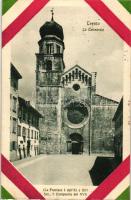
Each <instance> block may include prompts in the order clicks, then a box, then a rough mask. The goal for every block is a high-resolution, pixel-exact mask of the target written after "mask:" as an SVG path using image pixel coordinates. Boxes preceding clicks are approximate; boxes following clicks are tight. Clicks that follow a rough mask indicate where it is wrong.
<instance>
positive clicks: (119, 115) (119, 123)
mask: <svg viewBox="0 0 131 200" xmlns="http://www.w3.org/2000/svg"><path fill="white" fill-rule="evenodd" d="M113 122H114V124H115V136H114V150H115V158H116V160H117V161H118V162H121V161H122V149H123V98H122V99H121V101H120V103H119V105H118V108H117V110H116V112H115V115H114V117H113Z"/></svg>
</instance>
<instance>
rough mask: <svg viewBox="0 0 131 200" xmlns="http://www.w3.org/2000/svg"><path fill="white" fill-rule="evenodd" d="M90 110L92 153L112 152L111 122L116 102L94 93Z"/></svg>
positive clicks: (112, 127)
mask: <svg viewBox="0 0 131 200" xmlns="http://www.w3.org/2000/svg"><path fill="white" fill-rule="evenodd" d="M93 103H94V104H93V105H92V112H91V141H92V142H91V151H92V153H106V152H114V147H113V144H114V124H113V122H112V119H113V116H114V113H115V111H116V109H117V106H118V104H117V102H115V101H113V100H110V99H108V98H105V97H102V96H99V95H96V96H94V98H93Z"/></svg>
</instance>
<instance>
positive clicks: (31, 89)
mask: <svg viewBox="0 0 131 200" xmlns="http://www.w3.org/2000/svg"><path fill="white" fill-rule="evenodd" d="M73 2H74V0H66V1H65V0H64V1H63V0H53V1H50V2H49V3H48V4H47V5H46V7H44V8H43V9H42V10H41V11H40V12H39V13H38V14H37V15H36V16H35V17H34V18H33V19H32V20H31V21H30V22H29V23H28V24H27V25H26V26H25V27H24V28H23V29H22V30H21V31H20V32H19V33H18V34H17V35H16V36H15V38H14V39H13V40H12V46H11V48H12V49H11V54H12V55H11V61H12V63H13V64H14V65H15V67H16V68H17V69H18V71H19V72H20V74H21V75H22V77H23V78H22V79H21V80H20V81H19V93H20V95H21V96H22V97H24V98H26V99H27V100H30V101H31V102H32V103H34V99H35V70H36V56H35V53H38V41H39V40H40V34H39V29H40V27H41V26H42V25H43V24H44V23H45V22H46V21H50V19H51V12H50V10H51V9H52V8H53V9H54V20H55V21H56V22H57V23H59V24H60V25H61V26H62V27H63V31H64V43H65V51H64V62H65V66H66V68H65V70H68V69H69V68H71V67H73V66H74V65H76V64H78V65H80V66H81V67H82V68H84V69H86V70H87V71H88V72H90V73H91V72H97V79H96V84H97V85H96V92H97V94H100V95H103V96H105V97H108V98H111V99H114V100H117V101H119V100H120V99H121V97H122V85H123V81H122V80H123V41H122V40H121V39H120V37H119V36H118V35H117V34H116V33H115V32H114V31H113V30H112V29H111V28H110V27H109V26H108V25H107V24H106V23H105V22H104V21H103V20H102V19H101V18H100V17H99V16H98V15H97V14H96V13H95V12H94V11H93V10H92V9H91V8H90V7H89V6H88V4H86V3H85V2H84V1H81V0H75V4H73ZM72 5H73V6H72ZM87 21H89V22H100V25H99V26H98V27H97V26H94V28H104V31H103V32H100V31H88V28H89V27H90V26H87ZM83 28H87V31H83Z"/></svg>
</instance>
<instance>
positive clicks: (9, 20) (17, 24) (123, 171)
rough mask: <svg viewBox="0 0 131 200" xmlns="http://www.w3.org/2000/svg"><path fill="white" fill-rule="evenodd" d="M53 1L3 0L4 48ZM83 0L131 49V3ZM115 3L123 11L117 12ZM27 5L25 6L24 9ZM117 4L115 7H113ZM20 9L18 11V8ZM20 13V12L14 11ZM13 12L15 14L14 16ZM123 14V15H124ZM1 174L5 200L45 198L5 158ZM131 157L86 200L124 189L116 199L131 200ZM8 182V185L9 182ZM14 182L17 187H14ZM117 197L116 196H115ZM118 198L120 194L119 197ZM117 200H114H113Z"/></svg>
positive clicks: (2, 160) (106, 197) (109, 0)
mask: <svg viewBox="0 0 131 200" xmlns="http://www.w3.org/2000/svg"><path fill="white" fill-rule="evenodd" d="M48 2H49V0H28V1H27V0H3V17H2V18H3V19H2V21H3V24H4V25H3V32H2V47H3V48H4V47H5V46H6V45H7V44H9V43H10V42H11V40H12V39H13V38H14V37H15V35H16V34H17V33H19V31H21V29H22V28H23V27H24V26H25V25H26V24H27V23H28V22H29V21H30V20H31V19H32V18H33V17H34V16H35V15H36V14H37V13H38V12H39V11H40V10H41V9H43V8H44V6H45V5H46V4H47V3H48ZM109 2H111V0H83V3H87V4H88V5H89V6H90V7H91V9H93V10H94V11H95V12H96V13H97V14H98V15H100V17H101V18H102V19H103V20H105V22H106V23H107V24H108V25H109V26H110V27H111V28H112V29H113V30H114V31H115V32H116V34H118V36H119V37H121V39H122V40H123V41H124V43H125V44H126V45H127V46H128V47H130V46H131V31H130V13H131V9H130V8H131V5H129V4H130V3H131V2H130V1H129V0H113V3H112V4H110V3H109ZM115 4H117V6H119V8H120V9H119V10H116V9H115ZM23 5H24V6H23ZM112 5H113V6H112ZM16 8H17V9H16ZM14 10H17V12H15V13H14V12H13V11H14ZM12 13H14V15H13V16H12ZM119 13H122V14H121V16H120V15H119ZM128 19H129V20H128ZM1 163H2V165H1V171H2V175H3V176H4V179H5V182H4V183H5V185H3V187H2V188H1V192H2V199H4V198H6V199H7V198H8V199H15V191H16V190H17V192H19V194H20V197H19V198H27V199H45V198H44V197H43V196H42V195H41V194H40V192H39V191H38V190H37V189H36V188H35V187H34V186H33V185H32V184H31V183H30V182H29V181H28V180H27V179H26V178H25V177H24V176H23V175H21V174H20V172H19V171H18V170H17V169H16V168H15V167H14V166H13V165H12V164H11V163H10V162H9V161H8V159H6V158H5V156H4V155H1ZM129 173H130V156H128V157H126V158H125V160H124V161H123V162H122V163H121V164H120V165H119V166H118V167H117V168H116V169H115V170H114V171H113V172H112V173H111V174H110V175H109V176H108V177H107V178H106V179H105V180H104V181H103V182H102V183H101V184H100V185H99V186H98V187H97V188H96V189H95V190H94V191H93V192H92V193H91V194H89V196H88V197H87V198H86V200H103V199H107V200H109V199H111V194H112V193H113V192H114V191H115V189H117V188H118V187H120V188H121V189H122V191H121V192H122V193H121V194H119V196H116V198H115V199H116V200H128V199H129V187H128V188H124V185H125V183H126V186H128V185H127V184H128V183H129ZM7 182H8V186H7V185H6V183H7ZM12 183H13V184H12ZM115 195H116V194H115ZM117 195H118V194H117ZM113 200H114V199H113Z"/></svg>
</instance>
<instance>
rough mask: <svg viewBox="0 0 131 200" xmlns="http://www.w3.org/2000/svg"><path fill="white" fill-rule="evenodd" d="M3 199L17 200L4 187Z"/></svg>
mask: <svg viewBox="0 0 131 200" xmlns="http://www.w3.org/2000/svg"><path fill="white" fill-rule="evenodd" d="M1 198H2V199H15V198H14V197H13V196H12V195H11V194H10V193H9V192H8V191H7V190H6V189H5V188H4V187H3V186H1Z"/></svg>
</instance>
